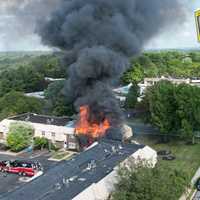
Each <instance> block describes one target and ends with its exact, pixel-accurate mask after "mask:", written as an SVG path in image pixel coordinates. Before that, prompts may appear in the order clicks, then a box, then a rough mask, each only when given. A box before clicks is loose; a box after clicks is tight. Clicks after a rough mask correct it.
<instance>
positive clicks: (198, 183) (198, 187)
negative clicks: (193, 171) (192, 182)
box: [196, 178, 200, 191]
mask: <svg viewBox="0 0 200 200" xmlns="http://www.w3.org/2000/svg"><path fill="white" fill-rule="evenodd" d="M196 187H197V190H198V191H200V178H199V179H198V181H197V182H196Z"/></svg>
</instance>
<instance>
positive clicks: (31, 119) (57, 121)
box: [9, 113, 72, 126]
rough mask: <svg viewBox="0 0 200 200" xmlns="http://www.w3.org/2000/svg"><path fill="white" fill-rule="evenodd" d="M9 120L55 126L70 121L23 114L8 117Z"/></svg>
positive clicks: (69, 119)
mask: <svg viewBox="0 0 200 200" xmlns="http://www.w3.org/2000/svg"><path fill="white" fill-rule="evenodd" d="M9 119H11V120H16V121H24V122H31V123H40V124H47V125H56V126H65V125H67V123H69V122H70V121H71V120H72V119H71V118H70V117H55V116H48V115H38V114H34V113H25V114H21V115H17V116H14V117H10V118H9Z"/></svg>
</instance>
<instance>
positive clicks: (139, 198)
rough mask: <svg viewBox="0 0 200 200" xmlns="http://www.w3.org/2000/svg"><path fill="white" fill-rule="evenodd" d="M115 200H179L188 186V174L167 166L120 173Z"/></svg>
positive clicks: (125, 170) (114, 195)
mask: <svg viewBox="0 0 200 200" xmlns="http://www.w3.org/2000/svg"><path fill="white" fill-rule="evenodd" d="M119 177H120V179H119V182H118V183H117V184H116V187H115V191H114V193H113V195H112V199H113V200H144V199H145V200H152V199H154V200H163V199H167V200H178V199H179V198H180V196H181V195H182V193H183V192H184V191H185V188H186V187H187V186H188V182H189V178H188V174H187V173H185V172H184V171H182V170H180V169H174V168H170V167H168V166H167V165H157V166H156V167H155V168H144V167H140V168H138V169H136V170H135V169H133V170H129V171H128V170H127V169H122V170H121V171H120V173H119Z"/></svg>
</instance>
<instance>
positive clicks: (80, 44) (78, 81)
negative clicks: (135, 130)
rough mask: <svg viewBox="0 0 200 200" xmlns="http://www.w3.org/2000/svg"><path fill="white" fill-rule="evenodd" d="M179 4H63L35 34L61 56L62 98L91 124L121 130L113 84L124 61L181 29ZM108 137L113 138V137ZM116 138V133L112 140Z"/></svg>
mask: <svg viewBox="0 0 200 200" xmlns="http://www.w3.org/2000/svg"><path fill="white" fill-rule="evenodd" d="M182 16H183V10H182V5H181V4H180V2H179V1H178V0H62V1H61V2H60V5H59V8H58V9H57V10H55V12H53V13H52V15H51V16H50V17H48V19H46V20H43V21H40V25H39V27H38V30H37V32H38V33H39V34H40V35H41V37H42V40H43V43H44V44H46V45H49V46H53V47H58V48H60V49H62V50H64V51H66V67H68V66H70V67H69V79H68V81H67V83H66V95H68V96H70V97H71V98H72V99H73V101H74V102H75V103H74V105H75V107H76V109H77V111H78V110H79V107H80V106H81V105H88V106H89V107H90V109H91V116H90V119H89V120H91V121H94V122H100V121H101V120H102V119H103V118H105V117H106V118H108V119H109V120H110V123H111V124H112V127H113V128H116V127H118V126H120V125H121V124H122V118H121V112H120V109H119V105H118V102H117V100H116V99H115V96H114V94H113V93H112V89H111V88H112V86H113V80H116V79H118V78H119V77H120V76H121V75H122V73H123V72H124V71H125V70H126V69H127V68H128V67H129V62H128V61H129V58H130V57H131V56H135V55H137V54H138V53H140V52H141V50H142V49H143V47H144V45H145V44H146V43H147V42H148V41H149V40H150V39H151V38H152V37H153V36H155V35H156V34H157V33H159V31H161V30H162V28H163V27H166V26H167V25H172V24H174V23H175V22H178V23H180V22H181V20H182V18H181V17H182ZM112 134H113V132H112ZM113 135H114V137H115V138H118V139H119V138H121V137H122V135H121V134H120V131H119V132H118V133H115V134H113Z"/></svg>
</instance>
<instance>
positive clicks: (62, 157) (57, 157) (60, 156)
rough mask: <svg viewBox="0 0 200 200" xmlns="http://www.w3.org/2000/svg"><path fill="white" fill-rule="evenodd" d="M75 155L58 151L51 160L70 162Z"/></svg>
mask: <svg viewBox="0 0 200 200" xmlns="http://www.w3.org/2000/svg"><path fill="white" fill-rule="evenodd" d="M73 155H74V152H71V151H56V152H54V153H53V155H52V157H51V158H50V159H49V160H57V161H61V160H68V159H70V158H71V157H72V156H73Z"/></svg>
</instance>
